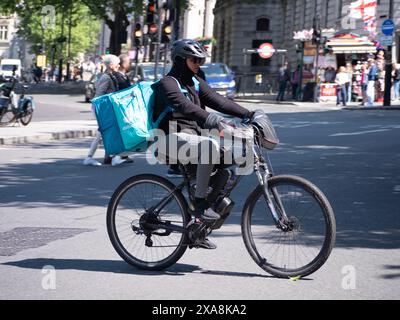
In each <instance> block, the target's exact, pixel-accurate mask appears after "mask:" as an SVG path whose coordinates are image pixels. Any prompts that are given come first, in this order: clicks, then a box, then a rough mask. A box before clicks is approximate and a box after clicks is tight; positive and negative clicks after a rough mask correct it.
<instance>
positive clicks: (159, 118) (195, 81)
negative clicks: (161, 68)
mask: <svg viewBox="0 0 400 320" xmlns="http://www.w3.org/2000/svg"><path fill="white" fill-rule="evenodd" d="M167 77H170V78H172V79H174V80H175V81H176V83H177V84H178V87H179V89H180V90H181V92H182V93H183V94H184V95H185V96H186V98H188V99H189V100H190V98H189V92H188V91H187V90H186V89H185V88H183V87H182V86H181V84H180V83H179V81H178V79H176V78H174V77H172V76H167ZM192 80H193V82H194V88H195V90H196V93H197V94H199V92H200V82H199V80H197V79H196V77H193V78H192ZM173 110H174V109H173V108H172V107H171V106H167V107H165V108H164V110H163V112H161V114H160V115H159V116H158V119H157V120H156V122H154V125H155V126H156V127H158V126H159V125H160V122H161V120H162V119H164V117H165V116H166V115H167V114H168V113H170V112H172V111H173Z"/></svg>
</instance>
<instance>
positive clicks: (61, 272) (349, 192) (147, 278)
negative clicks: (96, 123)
mask: <svg viewBox="0 0 400 320" xmlns="http://www.w3.org/2000/svg"><path fill="white" fill-rule="evenodd" d="M42 97H43V98H44V96H42ZM71 99H72V100H73V99H74V98H71ZM44 100H45V99H44ZM72 100H71V101H72ZM59 101H62V102H64V101H67V100H59ZM66 104H67V103H66ZM68 105H69V106H68V107H63V106H62V110H58V109H57V112H60V114H63V115H64V116H65V117H66V115H65V112H67V113H68V114H70V115H71V116H77V117H78V116H80V117H86V116H88V117H90V112H89V113H88V112H87V110H86V108H90V105H89V104H81V105H80V104H79V103H78V102H76V103H75V104H74V105H73V106H71V104H68ZM57 107H60V105H58V106H57ZM254 107H262V106H261V105H260V106H254ZM46 108H54V106H52V105H51V104H50V105H49V106H47V107H46V106H43V108H42V111H43V112H44V113H42V114H41V113H40V112H41V111H40V109H39V108H38V112H37V118H36V120H37V119H41V117H46V116H50V115H46V112H45V110H46ZM264 108H265V110H266V111H267V112H268V113H271V118H272V120H273V122H274V124H275V125H276V129H277V132H278V135H279V137H280V139H281V142H282V143H281V145H280V146H279V147H278V148H277V149H276V150H275V151H273V152H271V154H270V156H271V161H272V164H273V166H274V168H275V173H276V174H281V173H289V174H297V175H301V176H303V177H306V178H308V179H309V180H311V181H312V182H314V183H315V184H317V185H318V186H319V187H320V188H321V189H322V190H323V191H324V192H325V193H326V195H327V197H328V198H329V199H330V201H331V203H332V206H333V208H334V211H335V215H336V219H337V241H336V245H335V248H334V250H333V252H332V255H331V256H330V258H329V260H328V261H327V263H326V264H325V265H324V266H323V267H322V268H321V269H320V270H319V271H317V272H316V273H314V274H312V275H310V276H309V277H307V278H306V279H303V280H301V281H291V280H282V279H275V278H273V277H271V276H269V275H268V274H266V273H265V272H264V271H263V270H262V269H260V268H259V267H258V266H257V265H256V264H255V263H254V262H253V261H252V259H251V258H250V256H249V255H248V253H247V252H246V249H245V247H244V244H243V241H242V238H241V235H240V225H239V223H240V216H241V208H242V206H243V204H244V202H245V200H246V197H247V195H248V194H249V192H250V190H251V189H252V188H253V186H255V179H254V177H247V178H245V180H243V181H242V182H241V184H240V185H239V186H238V188H237V189H236V190H235V192H234V194H233V198H234V199H235V201H236V206H235V208H234V210H233V213H232V214H231V216H230V217H229V219H228V220H227V223H226V225H225V226H224V227H223V228H222V229H221V230H219V231H217V232H215V233H213V240H215V242H216V243H217V245H218V249H217V250H214V251H205V250H188V251H187V252H186V253H185V255H184V256H183V258H182V259H181V260H180V261H179V262H178V263H177V264H176V265H175V266H173V267H171V268H170V269H169V270H167V271H165V272H144V271H139V270H136V269H134V268H132V267H130V266H129V265H127V264H126V263H125V262H124V261H122V260H121V258H120V257H119V256H118V255H117V254H116V253H115V251H114V249H113V248H112V246H111V244H110V241H109V239H108V236H107V231H106V226H105V213H106V206H107V203H108V201H109V199H110V196H111V194H112V193H113V191H114V190H115V188H116V187H117V186H118V185H119V184H120V183H121V182H122V181H123V180H124V179H126V178H127V177H129V176H132V175H135V174H138V173H143V172H152V173H157V174H164V173H165V171H166V167H164V166H150V165H148V164H147V163H146V161H145V159H144V158H143V155H137V156H136V158H135V163H134V164H131V165H126V166H122V167H118V168H113V167H99V168H94V167H84V166H82V165H81V162H82V159H83V158H84V156H85V155H86V153H87V150H88V145H89V143H90V139H84V140H80V141H78V140H67V141H62V142H60V141H58V142H52V143H48V144H33V145H28V146H14V147H5V148H0V177H1V179H0V221H1V223H0V287H1V290H0V299H14V298H22V299H105V298H107V299H351V298H352V299H398V298H399V297H400V250H399V249H400V218H399V214H400V211H399V207H400V142H399V138H398V137H399V134H400V113H399V112H398V111H338V110H332V111H329V110H325V111H323V110H319V111H318V112H314V111H311V110H310V109H307V108H303V109H302V108H298V107H297V108H293V107H283V106H274V107H270V106H264ZM325 109H326V108H325ZM53 110H54V109H53ZM52 117H55V116H54V114H52ZM97 156H98V157H99V158H101V157H102V156H103V152H102V150H99V151H98V153H97ZM45 266H47V269H44V270H43V267H45ZM48 266H50V267H54V270H55V275H56V277H55V278H54V280H55V281H54V283H53V284H54V286H53V285H52V283H51V282H50V284H49V282H48V281H47V280H46V279H47V278H46V276H47V275H48V274H50V273H49V272H50V271H51V270H53V269H48ZM49 270H50V271H49ZM349 275H350V276H352V278H351V281H350V282H349ZM52 279H53V278H52ZM352 280H354V281H352Z"/></svg>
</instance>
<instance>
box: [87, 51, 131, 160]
mask: <svg viewBox="0 0 400 320" xmlns="http://www.w3.org/2000/svg"><path fill="white" fill-rule="evenodd" d="M104 64H105V66H106V71H105V73H104V74H103V75H102V76H101V77H100V79H99V81H98V82H97V84H96V95H95V98H97V97H100V96H102V95H105V94H109V93H112V92H116V91H118V90H119V86H118V80H117V78H116V77H115V73H116V72H118V70H119V65H120V59H119V58H118V57H117V56H115V55H112V54H110V55H106V56H105V57H104ZM93 112H94V110H93ZM100 140H101V134H100V132H99V131H97V133H96V137H95V138H94V140H93V142H92V144H91V145H90V149H89V153H88V156H87V157H86V159H85V160H84V161H83V164H84V165H87V166H100V165H101V163H100V162H99V161H97V160H95V159H93V156H94V154H95V153H96V150H97V148H98V146H99V143H100ZM124 162H126V160H125V159H121V157H120V156H114V157H112V158H111V157H110V156H109V155H107V154H105V156H104V162H103V163H104V164H111V165H112V166H117V165H120V164H122V163H124Z"/></svg>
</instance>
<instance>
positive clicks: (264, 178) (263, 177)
mask: <svg viewBox="0 0 400 320" xmlns="http://www.w3.org/2000/svg"><path fill="white" fill-rule="evenodd" d="M254 171H255V173H256V176H257V179H258V182H259V184H260V186H262V189H263V196H264V199H265V201H266V202H267V204H268V208H269V210H270V212H271V214H272V217H273V219H274V222H275V224H276V226H277V228H279V229H282V230H283V231H286V230H288V225H287V224H288V222H289V219H288V217H287V215H286V212H285V208H284V207H283V203H282V201H281V199H280V196H279V194H278V191H277V190H272V193H273V195H272V196H271V194H270V192H269V184H268V179H269V178H270V177H272V174H271V172H270V171H269V169H268V167H266V166H264V167H263V170H261V168H260V166H259V165H256V166H255V169H254ZM273 198H274V200H275V202H274V200H273ZM274 203H276V205H275V204H274ZM277 209H278V210H279V213H278V211H277Z"/></svg>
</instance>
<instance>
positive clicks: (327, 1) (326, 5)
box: [325, 0, 329, 28]
mask: <svg viewBox="0 0 400 320" xmlns="http://www.w3.org/2000/svg"><path fill="white" fill-rule="evenodd" d="M325 1H326V2H325V28H328V16H329V0H325Z"/></svg>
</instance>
